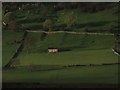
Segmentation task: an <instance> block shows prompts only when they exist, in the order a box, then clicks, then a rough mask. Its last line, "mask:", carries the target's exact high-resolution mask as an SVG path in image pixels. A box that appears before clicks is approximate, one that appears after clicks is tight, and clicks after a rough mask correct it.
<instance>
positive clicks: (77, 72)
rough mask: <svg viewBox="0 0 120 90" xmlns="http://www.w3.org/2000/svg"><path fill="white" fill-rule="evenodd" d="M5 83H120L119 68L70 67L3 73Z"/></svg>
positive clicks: (114, 66) (111, 66)
mask: <svg viewBox="0 0 120 90" xmlns="http://www.w3.org/2000/svg"><path fill="white" fill-rule="evenodd" d="M3 82H29V83H30V82H39V83H41V84H80V83H104V84H110V83H111V84H117V83H118V66H117V65H110V66H96V67H89V66H88V67H68V68H65V69H60V70H49V71H35V72H26V71H19V70H16V71H10V70H9V71H3Z"/></svg>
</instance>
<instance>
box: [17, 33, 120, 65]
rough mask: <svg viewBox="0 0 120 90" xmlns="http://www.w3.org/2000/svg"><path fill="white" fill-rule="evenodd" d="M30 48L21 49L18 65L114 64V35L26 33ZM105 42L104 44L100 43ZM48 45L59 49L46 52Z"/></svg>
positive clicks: (116, 59) (115, 57)
mask: <svg viewBox="0 0 120 90" xmlns="http://www.w3.org/2000/svg"><path fill="white" fill-rule="evenodd" d="M27 38H28V39H32V41H34V42H32V44H30V46H29V47H30V48H24V49H23V51H22V52H21V53H20V55H19V56H18V58H17V60H16V62H19V65H20V66H21V65H22V66H23V65H68V64H102V63H117V62H118V56H117V55H115V54H114V53H113V51H112V47H113V44H114V36H111V35H107V36H106V35H75V34H66V33H59V34H48V35H47V34H43V33H28V37H27ZM103 43H104V44H103ZM48 47H55V48H59V49H60V50H61V51H60V52H58V53H54V54H53V53H51V54H50V53H48V51H47V49H48Z"/></svg>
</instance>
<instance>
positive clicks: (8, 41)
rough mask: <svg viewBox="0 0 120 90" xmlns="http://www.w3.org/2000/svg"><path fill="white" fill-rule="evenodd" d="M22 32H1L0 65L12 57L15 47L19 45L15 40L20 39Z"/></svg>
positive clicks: (3, 64)
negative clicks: (0, 57) (0, 50)
mask: <svg viewBox="0 0 120 90" xmlns="http://www.w3.org/2000/svg"><path fill="white" fill-rule="evenodd" d="M22 36H23V32H9V31H3V33H2V41H3V42H2V66H3V67H4V66H5V65H6V64H7V63H8V62H9V60H10V59H11V58H12V56H13V54H14V53H15V52H16V49H17V48H18V47H19V45H20V43H16V42H15V41H20V40H21V39H22Z"/></svg>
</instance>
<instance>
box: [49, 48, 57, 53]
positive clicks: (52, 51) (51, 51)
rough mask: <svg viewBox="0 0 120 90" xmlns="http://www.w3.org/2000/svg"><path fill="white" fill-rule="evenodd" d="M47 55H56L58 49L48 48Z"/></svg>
mask: <svg viewBox="0 0 120 90" xmlns="http://www.w3.org/2000/svg"><path fill="white" fill-rule="evenodd" d="M48 52H49V53H56V52H58V48H48Z"/></svg>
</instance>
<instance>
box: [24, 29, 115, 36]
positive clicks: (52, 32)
mask: <svg viewBox="0 0 120 90" xmlns="http://www.w3.org/2000/svg"><path fill="white" fill-rule="evenodd" d="M26 31H27V32H33V33H35V32H41V33H47V34H54V33H69V34H88V35H114V34H113V33H89V32H88V33H85V32H71V31H51V32H47V31H33V30H26Z"/></svg>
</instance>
